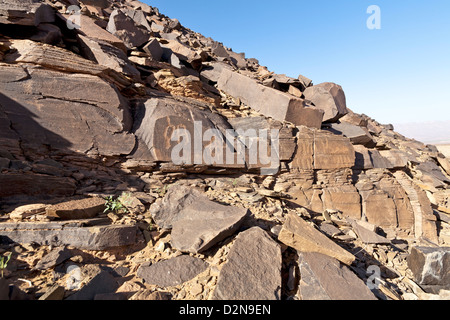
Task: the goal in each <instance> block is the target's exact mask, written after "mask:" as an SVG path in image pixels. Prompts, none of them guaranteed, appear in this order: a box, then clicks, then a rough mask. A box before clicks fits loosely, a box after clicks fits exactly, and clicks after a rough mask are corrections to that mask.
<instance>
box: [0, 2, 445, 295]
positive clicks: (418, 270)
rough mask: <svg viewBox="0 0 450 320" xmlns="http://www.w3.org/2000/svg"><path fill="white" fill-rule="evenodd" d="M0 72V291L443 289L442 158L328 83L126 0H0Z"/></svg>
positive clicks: (406, 292) (428, 291)
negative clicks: (276, 66)
mask: <svg viewBox="0 0 450 320" xmlns="http://www.w3.org/2000/svg"><path fill="white" fill-rule="evenodd" d="M218 40H220V39H218ZM0 83H1V85H0V170H1V173H0V214H1V216H0V240H1V241H0V245H1V246H0V254H1V257H2V258H1V259H2V260H1V262H2V263H1V264H0V267H1V271H2V276H1V279H0V299H6V300H7V299H41V300H61V299H68V300H92V299H97V300H102V299H103V300H112V299H114V300H126V299H131V300H167V299H173V300H194V299H195V300H212V299H213V300H224V299H225V300H235V299H236V300H241V299H247V300H280V299H281V300H286V299H287V300H342V299H346V300H358V299H364V300H372V299H373V300H375V299H382V300H402V299H406V300H415V299H421V300H422V299H424V300H427V299H448V298H449V297H450V294H449V291H448V290H449V289H450V277H449V275H450V272H449V266H450V263H449V259H450V248H449V247H450V226H449V223H450V215H449V214H450V189H449V185H450V176H449V175H450V159H448V158H445V157H444V156H443V155H442V154H441V153H439V151H438V150H437V148H436V147H435V146H432V145H424V144H423V143H421V142H418V141H415V140H411V139H408V138H406V137H404V136H402V135H400V134H398V133H396V132H395V131H394V128H393V127H392V126H391V125H382V124H380V123H378V122H376V121H375V120H374V119H371V118H370V117H369V116H366V115H363V114H358V113H356V112H353V111H351V110H350V109H349V108H348V107H347V106H346V99H345V93H344V91H343V89H342V88H341V87H340V86H339V85H337V84H334V83H320V84H313V82H312V80H310V79H308V78H307V77H305V76H302V75H300V76H299V77H298V78H296V79H295V78H290V77H287V76H285V75H279V74H275V73H273V72H271V71H269V70H268V69H267V68H266V67H264V66H261V65H259V62H258V60H257V59H255V58H248V57H246V56H245V54H244V53H235V52H233V51H232V50H231V49H229V48H227V47H226V46H225V45H224V44H222V43H220V42H217V41H215V40H213V39H210V38H205V37H204V36H202V35H201V34H198V33H196V32H194V31H192V30H189V29H187V28H185V27H183V26H182V25H181V24H180V22H179V21H178V20H176V19H170V18H168V17H167V16H165V15H163V14H162V13H160V12H159V11H158V9H157V8H153V7H150V6H148V5H146V4H143V3H140V2H138V1H134V0H132V1H125V0H45V1H40V0H0ZM355 111H357V110H355Z"/></svg>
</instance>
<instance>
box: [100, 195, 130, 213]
mask: <svg viewBox="0 0 450 320" xmlns="http://www.w3.org/2000/svg"><path fill="white" fill-rule="evenodd" d="M105 200H106V203H105V210H104V211H103V213H106V212H108V211H112V212H115V213H127V212H128V210H127V208H126V207H125V206H124V205H123V204H122V203H121V202H120V201H119V200H118V199H117V198H115V197H114V196H108V197H106V199H105Z"/></svg>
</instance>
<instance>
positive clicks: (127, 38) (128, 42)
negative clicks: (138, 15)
mask: <svg viewBox="0 0 450 320" xmlns="http://www.w3.org/2000/svg"><path fill="white" fill-rule="evenodd" d="M106 30H107V31H108V32H110V33H111V34H113V35H115V36H116V37H117V38H119V39H120V40H122V41H123V42H124V44H125V46H126V47H127V48H128V49H133V48H136V47H140V46H142V45H143V44H145V43H146V42H147V41H148V40H149V39H150V36H151V33H150V31H148V30H147V29H145V27H142V26H140V25H138V24H136V22H135V21H134V20H133V19H132V18H130V17H129V16H127V15H126V14H125V13H123V12H122V11H121V10H118V9H116V10H114V11H113V12H112V13H111V15H110V17H109V23H108V26H107V28H106Z"/></svg>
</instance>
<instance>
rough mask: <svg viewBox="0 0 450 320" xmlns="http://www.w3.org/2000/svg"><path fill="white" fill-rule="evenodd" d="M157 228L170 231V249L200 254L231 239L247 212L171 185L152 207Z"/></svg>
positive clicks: (191, 189)
mask: <svg viewBox="0 0 450 320" xmlns="http://www.w3.org/2000/svg"><path fill="white" fill-rule="evenodd" d="M151 212H152V215H153V218H154V219H155V221H156V223H157V224H158V226H160V227H162V228H167V229H170V228H172V246H173V247H174V248H176V249H178V250H180V251H183V252H191V253H198V252H203V251H205V250H207V249H209V248H211V247H212V246H213V245H215V244H216V243H217V242H219V241H222V240H223V239H225V238H227V237H229V236H231V235H233V234H234V232H236V231H237V229H238V228H239V227H240V225H241V224H242V222H243V220H244V219H245V217H246V216H247V214H248V210H246V209H241V208H237V207H232V206H225V205H221V204H218V203H215V202H213V201H210V200H209V199H208V198H207V197H206V196H204V195H203V194H201V192H200V191H198V190H196V189H193V188H190V187H186V186H173V187H172V188H170V189H169V191H168V192H167V194H166V196H165V197H164V198H163V199H162V200H157V201H156V202H155V204H153V205H152V207H151Z"/></svg>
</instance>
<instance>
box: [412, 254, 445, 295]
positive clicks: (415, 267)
mask: <svg viewBox="0 0 450 320" xmlns="http://www.w3.org/2000/svg"><path fill="white" fill-rule="evenodd" d="M408 266H409V268H410V269H411V271H412V272H413V274H414V278H415V280H416V281H417V283H418V284H419V285H439V286H446V287H447V288H449V287H450V247H442V248H432V247H413V248H412V250H411V254H410V255H409V257H408Z"/></svg>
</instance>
